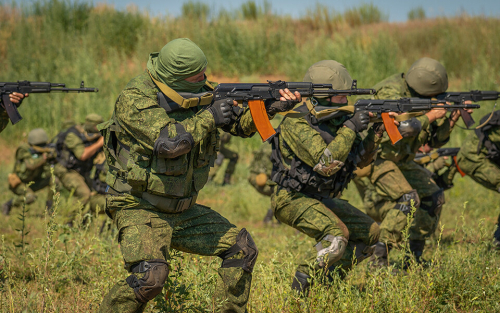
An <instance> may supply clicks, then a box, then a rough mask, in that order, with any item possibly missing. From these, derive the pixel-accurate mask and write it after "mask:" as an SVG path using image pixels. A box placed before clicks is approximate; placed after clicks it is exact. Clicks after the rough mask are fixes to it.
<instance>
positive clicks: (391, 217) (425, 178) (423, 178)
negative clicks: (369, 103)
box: [358, 58, 451, 260]
mask: <svg viewBox="0 0 500 313" xmlns="http://www.w3.org/2000/svg"><path fill="white" fill-rule="evenodd" d="M422 62H423V63H424V65H425V64H431V69H429V70H428V71H427V72H425V73H423V74H422V75H421V76H419V79H422V77H423V78H424V80H425V78H427V79H429V80H431V81H432V79H431V78H432V77H431V78H429V76H432V75H431V74H429V73H432V74H435V73H437V74H436V75H438V76H439V77H438V78H436V79H435V80H437V83H436V82H435V81H434V83H435V84H433V85H431V86H427V85H425V86H424V87H422V86H421V85H419V83H420V84H421V81H417V83H415V82H413V81H414V80H415V75H416V72H417V74H418V71H419V70H420V69H421V68H419V65H421V64H422ZM410 72H411V74H412V75H411V78H412V83H413V84H412V86H414V87H415V88H416V87H419V88H418V89H419V93H417V91H416V89H415V88H411V87H410V84H409V82H408V81H407V80H408V77H405V74H404V73H400V74H396V75H393V76H391V77H389V78H387V79H385V80H383V81H382V82H380V83H378V84H376V85H375V86H374V89H375V90H376V91H377V93H376V95H375V98H376V99H399V98H402V97H419V96H423V95H424V96H428V95H429V93H432V94H438V93H440V92H444V91H446V89H447V87H448V81H447V78H446V71H445V70H444V67H442V65H440V64H439V63H438V62H437V61H435V60H432V59H428V58H423V59H420V60H418V61H417V62H415V63H414V64H413V65H412V67H411V68H410V70H409V71H408V73H409V74H408V75H410ZM443 72H444V74H443ZM425 75H427V76H425ZM435 85H437V86H435ZM426 88H427V89H426ZM408 125H410V126H408ZM401 127H402V125H401V126H400V130H401ZM405 127H408V128H407V129H406V131H407V133H406V134H404V136H403V137H404V138H403V139H402V140H400V141H399V142H397V143H396V144H395V145H392V144H391V142H390V140H389V138H388V136H387V135H384V139H383V140H382V143H381V150H380V152H379V154H378V159H377V160H376V161H375V162H374V164H373V166H372V169H371V172H370V173H369V179H370V183H371V184H370V183H367V182H366V179H364V180H365V182H364V183H358V189H360V188H361V189H362V188H364V187H363V185H365V186H368V187H367V188H368V190H364V192H362V193H363V195H364V200H365V208H366V212H367V214H368V215H369V216H370V217H372V218H373V219H374V220H376V221H377V222H379V223H380V240H381V241H382V242H384V243H386V244H388V245H389V248H390V247H392V246H397V245H398V243H400V242H401V240H402V231H403V229H404V228H405V227H406V225H407V219H406V216H407V214H408V213H409V212H411V203H412V202H413V204H414V207H415V208H416V209H417V210H416V212H415V214H414V220H413V222H412V225H411V227H410V234H409V236H410V249H411V250H412V252H413V253H414V254H415V256H416V257H417V259H418V260H419V259H420V256H421V254H422V251H423V247H424V245H425V238H427V237H429V236H430V235H431V234H432V233H433V232H434V231H435V229H436V227H437V224H438V221H439V216H440V213H441V212H440V211H441V207H442V205H443V203H444V194H443V191H442V189H441V188H439V187H438V186H437V185H436V183H435V182H434V181H433V179H432V178H431V177H432V173H431V172H430V171H428V170H427V169H425V168H423V167H422V166H420V165H418V164H416V163H415V162H414V161H413V159H414V157H415V154H416V152H417V151H418V149H419V148H420V147H421V146H422V145H424V144H426V143H428V144H429V145H430V146H431V147H433V148H438V147H441V146H443V145H444V144H445V143H446V142H447V141H448V140H449V135H450V132H451V127H450V121H449V119H448V118H446V117H444V118H442V119H439V120H436V121H435V122H433V123H429V119H428V117H427V116H426V115H422V116H418V117H414V118H412V119H410V120H409V121H407V122H405ZM361 181H363V179H361Z"/></svg>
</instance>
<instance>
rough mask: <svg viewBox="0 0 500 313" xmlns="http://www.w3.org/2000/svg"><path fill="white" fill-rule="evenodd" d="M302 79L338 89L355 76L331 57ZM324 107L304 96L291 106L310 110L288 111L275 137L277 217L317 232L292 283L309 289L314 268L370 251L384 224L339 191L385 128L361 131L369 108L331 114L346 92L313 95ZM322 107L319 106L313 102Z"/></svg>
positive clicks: (346, 265)
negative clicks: (291, 114) (363, 134)
mask: <svg viewBox="0 0 500 313" xmlns="http://www.w3.org/2000/svg"><path fill="white" fill-rule="evenodd" d="M304 81H307V82H313V83H315V84H332V86H333V88H334V89H344V90H345V89H349V88H350V87H351V84H352V78H351V76H350V75H349V73H348V72H347V70H346V68H345V67H344V66H343V65H342V64H340V63H338V62H336V61H332V60H324V61H320V62H318V63H315V64H314V65H312V66H311V67H310V68H309V69H308V70H307V73H306V75H305V77H304ZM307 101H312V103H316V102H317V103H319V106H317V107H316V108H319V107H322V108H325V110H324V111H325V114H322V111H319V112H318V111H315V112H309V109H308V108H307V105H306V104H303V105H301V106H299V107H296V108H294V111H298V112H309V114H306V115H305V116H304V117H302V118H286V117H285V119H284V120H283V122H282V123H281V125H280V127H279V128H278V129H277V136H275V137H274V139H273V142H272V149H273V152H272V162H273V172H272V174H271V179H272V181H273V182H274V183H275V186H274V187H273V188H274V191H273V195H272V196H271V206H272V208H273V210H274V215H275V216H276V218H277V219H278V220H279V221H280V222H282V223H284V224H287V225H289V226H291V227H293V228H295V229H297V230H298V231H300V232H302V233H304V234H306V235H308V236H309V237H311V238H313V239H314V242H315V245H314V248H313V247H311V249H310V251H308V253H307V255H306V256H304V258H303V259H302V261H301V262H300V264H299V265H298V267H297V270H296V273H295V277H294V279H293V282H292V288H293V289H294V290H296V291H298V292H299V293H300V294H305V293H307V291H308V289H309V286H310V284H311V283H312V281H311V277H312V276H313V273H315V272H317V271H323V273H325V274H327V275H329V274H330V272H331V271H332V270H334V269H335V268H337V267H338V268H340V273H341V274H342V275H343V274H344V273H345V271H347V270H349V269H350V268H351V266H352V261H353V259H355V260H356V261H357V262H361V261H362V260H363V259H365V258H366V257H369V256H370V255H371V251H372V249H373V247H372V246H373V245H375V244H376V243H377V242H378V238H379V227H378V225H377V223H376V222H375V221H374V220H373V219H371V218H370V217H369V216H368V215H366V214H364V213H363V212H361V211H360V210H358V209H357V208H355V207H353V206H352V205H350V204H349V203H348V202H347V201H345V200H341V199H340V195H341V193H342V191H343V189H344V188H345V187H347V184H348V183H349V181H350V180H351V178H352V177H353V171H354V170H355V169H356V167H357V166H359V167H364V166H367V165H368V164H370V163H371V162H372V161H373V158H374V156H375V153H376V150H377V147H378V143H379V142H380V140H381V136H382V134H383V132H384V128H383V125H382V124H381V123H376V124H374V126H373V127H372V128H370V129H369V130H368V134H367V136H366V137H365V139H363V140H362V139H361V136H360V135H359V132H362V131H363V130H365V129H367V128H368V124H369V122H370V116H369V114H368V113H367V112H357V113H356V114H354V116H349V115H341V114H337V113H338V112H333V113H329V114H327V113H326V112H328V111H326V110H328V109H329V108H331V107H332V106H335V107H341V106H345V105H347V97H346V96H334V97H330V98H318V97H315V98H310V99H308V100H307ZM315 110H318V109H315Z"/></svg>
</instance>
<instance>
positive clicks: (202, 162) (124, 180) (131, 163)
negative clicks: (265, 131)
mask: <svg viewBox="0 0 500 313" xmlns="http://www.w3.org/2000/svg"><path fill="white" fill-rule="evenodd" d="M207 88H208V87H205V89H207ZM207 90H208V89H207ZM158 92H160V90H159V89H158V87H157V86H156V85H155V84H154V82H153V81H152V80H151V78H150V77H149V74H148V73H147V72H144V73H143V74H140V75H139V76H137V77H135V78H133V79H132V80H131V81H130V82H129V83H128V84H127V86H126V87H125V89H124V90H123V91H122V92H121V93H120V95H119V96H118V99H117V100H116V103H115V108H114V112H113V117H112V118H111V120H110V121H108V122H106V123H103V124H101V125H99V128H100V129H101V132H102V133H103V135H104V149H105V152H106V158H107V163H108V165H109V171H108V174H107V176H106V183H107V184H108V185H109V186H110V187H112V188H113V189H115V190H116V191H118V192H126V189H127V188H129V192H131V193H132V194H136V195H137V194H140V193H142V192H148V193H151V194H154V195H159V196H164V197H170V198H187V197H191V196H193V195H195V194H197V193H198V192H199V191H200V190H201V189H202V188H203V186H204V185H205V184H206V182H207V180H208V173H209V169H210V166H213V164H214V161H215V158H216V156H217V151H218V149H219V131H218V130H217V128H216V127H215V122H214V119H213V116H212V114H211V113H210V112H208V111H207V110H206V109H204V108H201V107H198V108H196V109H197V110H192V109H179V110H177V111H174V112H170V113H169V114H167V113H166V111H165V110H164V109H163V108H162V107H160V105H159V104H158V100H157V93H158ZM195 111H196V112H195ZM176 123H179V124H181V125H182V126H183V127H184V129H185V130H186V132H188V133H190V134H191V135H192V136H193V140H194V147H193V148H192V149H191V151H190V152H189V153H187V154H183V155H181V156H179V157H177V158H174V159H164V158H159V157H157V156H156V155H155V154H154V153H153V147H154V143H155V141H156V140H157V139H158V137H159V135H160V131H161V130H162V129H163V128H165V127H167V129H168V134H169V137H170V138H174V137H175V136H177V130H176V126H175V124H176ZM224 130H225V131H228V132H229V133H231V134H232V135H237V136H241V137H248V136H251V135H253V134H254V133H255V131H256V129H255V125H254V123H253V121H252V117H251V115H250V112H249V111H248V109H246V110H244V111H243V112H242V113H241V114H240V115H239V117H238V118H237V120H236V122H234V123H232V124H231V125H230V126H229V127H227V128H224ZM115 141H116V142H115ZM127 150H128V152H127ZM114 152H116V158H115V157H114V156H113V153H114ZM124 155H127V156H126V157H125V158H124V157H123V156H124ZM130 188H131V190H130Z"/></svg>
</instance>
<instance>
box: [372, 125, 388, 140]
mask: <svg viewBox="0 0 500 313" xmlns="http://www.w3.org/2000/svg"><path fill="white" fill-rule="evenodd" d="M372 129H373V131H374V132H375V134H376V135H377V136H379V137H382V136H383V135H384V132H385V125H384V123H382V122H378V123H373V126H372Z"/></svg>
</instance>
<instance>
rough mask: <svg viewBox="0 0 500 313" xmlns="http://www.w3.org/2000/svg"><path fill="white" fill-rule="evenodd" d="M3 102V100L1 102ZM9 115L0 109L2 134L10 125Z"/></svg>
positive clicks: (0, 129) (0, 130)
mask: <svg viewBox="0 0 500 313" xmlns="http://www.w3.org/2000/svg"><path fill="white" fill-rule="evenodd" d="M0 101H2V100H0ZM9 121H10V119H9V115H7V111H5V110H4V109H3V108H0V132H2V130H4V129H5V127H7V125H9Z"/></svg>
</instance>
